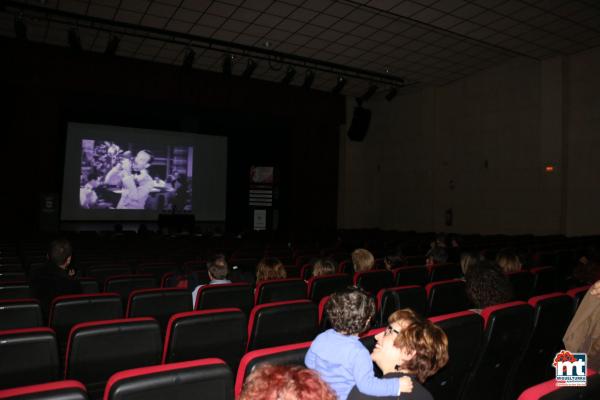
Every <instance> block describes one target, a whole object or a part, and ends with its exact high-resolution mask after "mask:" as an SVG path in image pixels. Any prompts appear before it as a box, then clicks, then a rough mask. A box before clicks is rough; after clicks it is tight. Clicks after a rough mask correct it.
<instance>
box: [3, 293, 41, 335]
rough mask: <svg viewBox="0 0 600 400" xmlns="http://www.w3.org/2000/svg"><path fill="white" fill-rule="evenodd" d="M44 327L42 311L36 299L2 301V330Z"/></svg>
mask: <svg viewBox="0 0 600 400" xmlns="http://www.w3.org/2000/svg"><path fill="white" fill-rule="evenodd" d="M43 325H44V320H43V318H42V309H41V307H40V303H39V302H38V301H37V300H36V299H14V300H0V330H7V329H22V328H35V327H38V326H43Z"/></svg>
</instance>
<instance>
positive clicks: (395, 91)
mask: <svg viewBox="0 0 600 400" xmlns="http://www.w3.org/2000/svg"><path fill="white" fill-rule="evenodd" d="M397 94H398V89H396V88H395V87H393V86H392V87H391V88H390V90H388V92H387V94H386V95H385V99H386V100H387V101H392V99H393V98H394V97H396V95H397Z"/></svg>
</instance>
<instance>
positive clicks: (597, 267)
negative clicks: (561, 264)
mask: <svg viewBox="0 0 600 400" xmlns="http://www.w3.org/2000/svg"><path fill="white" fill-rule="evenodd" d="M573 278H574V279H575V285H576V286H579V285H591V284H592V283H594V282H596V281H597V280H599V279H600V262H599V261H596V260H595V259H594V258H592V257H590V258H586V259H585V263H584V262H580V263H579V264H578V265H577V266H576V267H575V269H574V270H573Z"/></svg>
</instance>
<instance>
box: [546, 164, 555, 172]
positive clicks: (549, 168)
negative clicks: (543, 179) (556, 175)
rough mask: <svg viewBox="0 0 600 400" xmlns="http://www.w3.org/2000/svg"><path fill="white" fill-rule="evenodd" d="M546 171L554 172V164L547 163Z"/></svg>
mask: <svg viewBox="0 0 600 400" xmlns="http://www.w3.org/2000/svg"><path fill="white" fill-rule="evenodd" d="M546 172H554V165H546Z"/></svg>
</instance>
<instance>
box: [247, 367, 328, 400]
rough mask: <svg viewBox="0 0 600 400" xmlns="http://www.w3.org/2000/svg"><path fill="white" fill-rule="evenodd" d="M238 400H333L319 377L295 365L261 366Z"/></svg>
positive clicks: (255, 371)
mask: <svg viewBox="0 0 600 400" xmlns="http://www.w3.org/2000/svg"><path fill="white" fill-rule="evenodd" d="M239 400H336V397H335V393H334V392H333V390H331V388H330V387H329V386H328V385H327V384H326V383H325V382H323V380H322V379H321V378H320V377H319V374H318V373H316V372H315V371H312V370H310V369H307V368H303V367H300V366H297V365H294V366H289V365H271V364H261V365H259V366H258V367H256V369H254V371H252V373H251V374H250V375H248V377H247V378H246V381H245V382H244V388H243V389H242V393H241V395H240V398H239Z"/></svg>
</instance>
